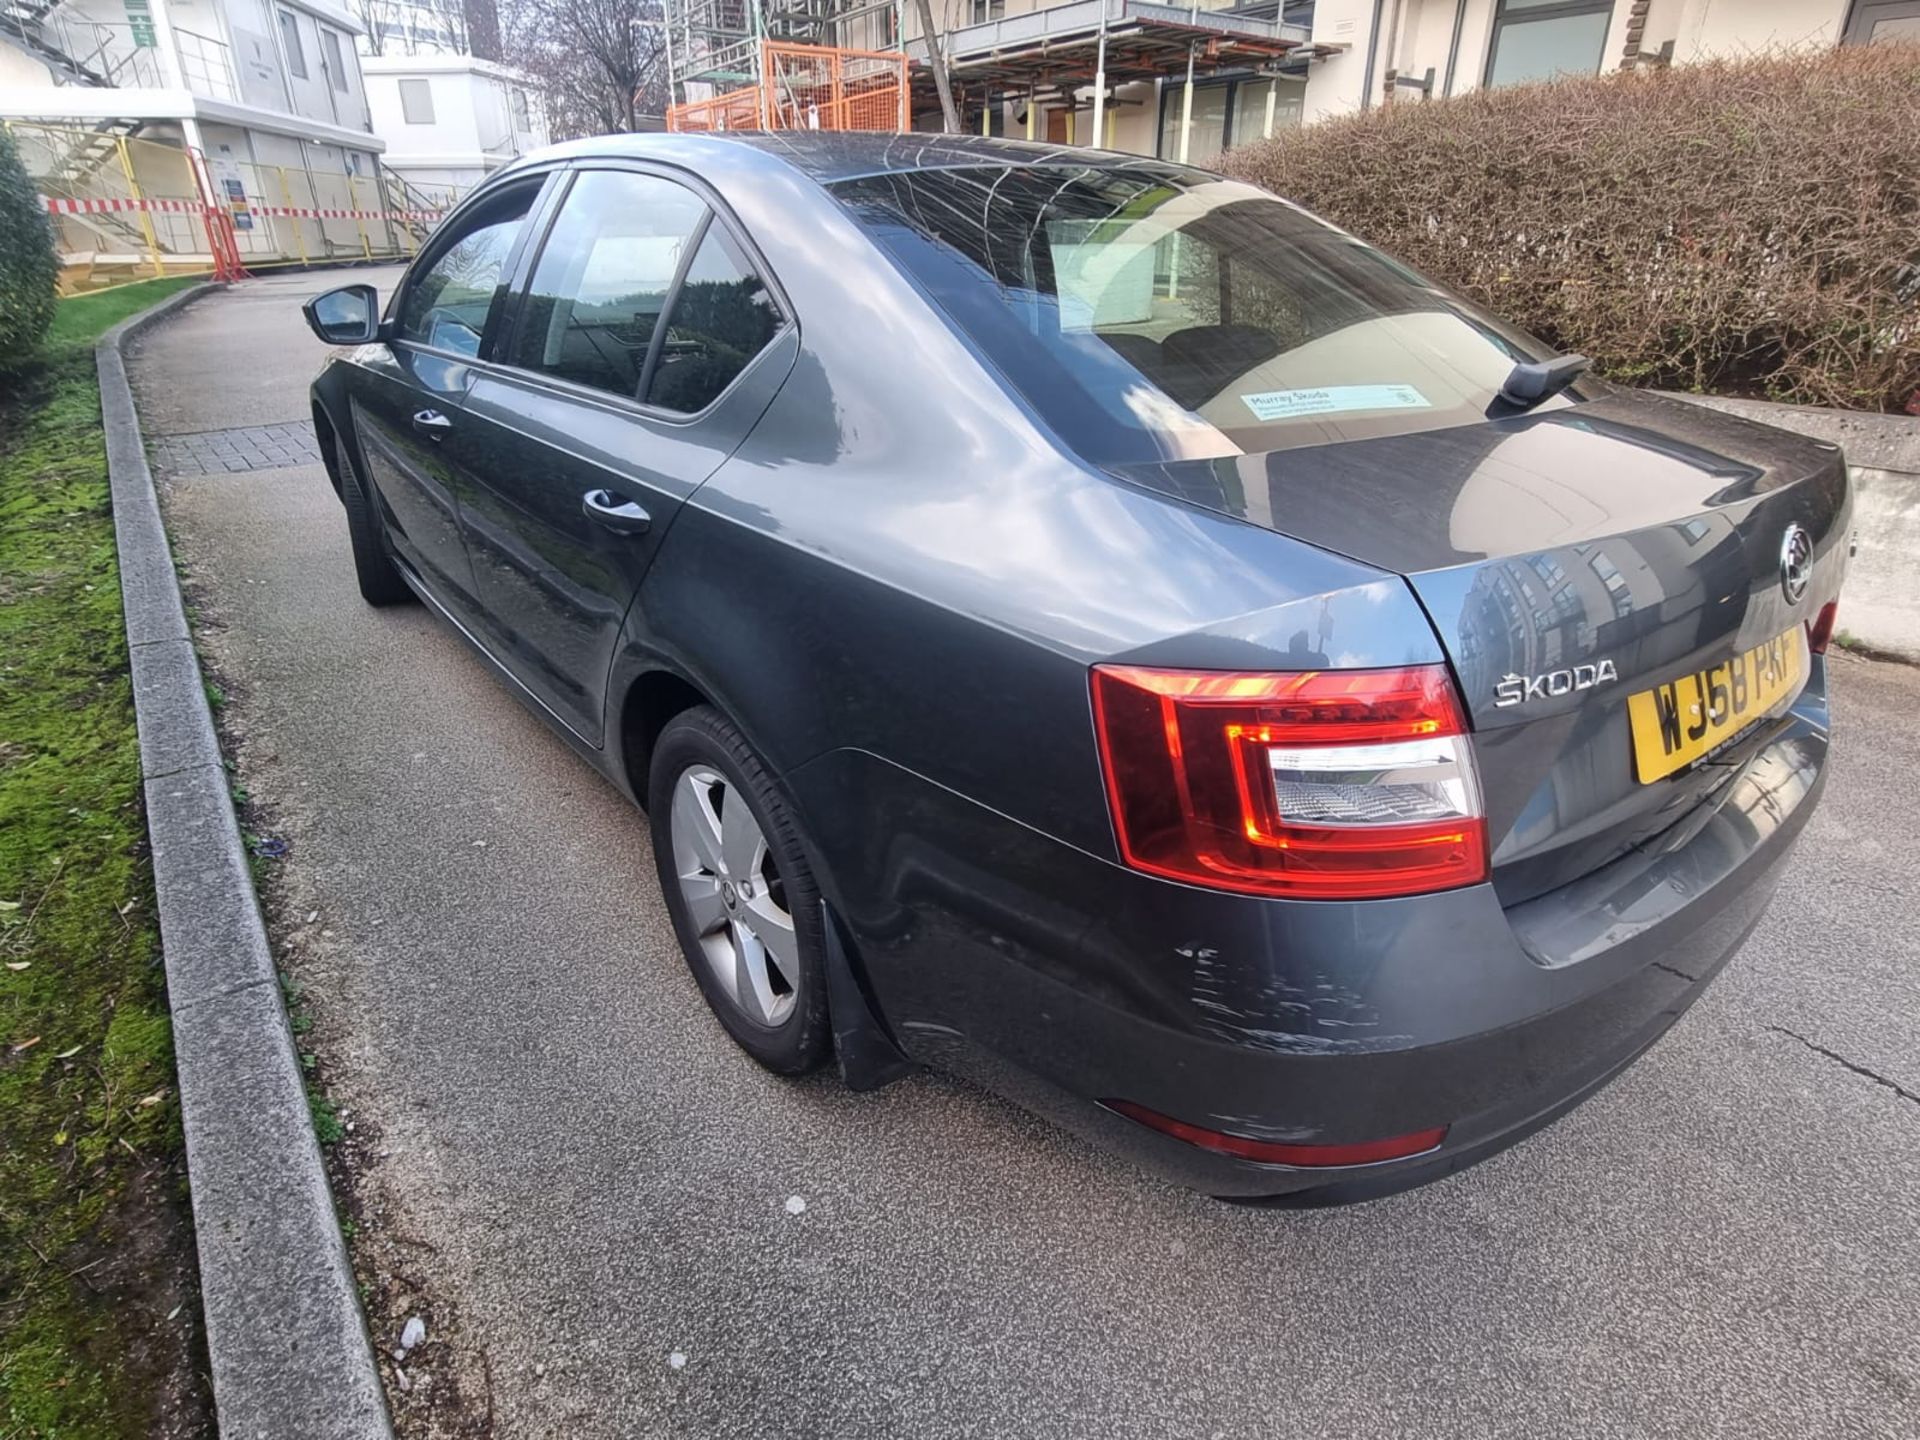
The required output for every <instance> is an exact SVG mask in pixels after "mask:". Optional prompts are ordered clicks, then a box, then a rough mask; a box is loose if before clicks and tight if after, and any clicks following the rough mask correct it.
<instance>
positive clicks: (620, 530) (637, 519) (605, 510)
mask: <svg viewBox="0 0 1920 1440" xmlns="http://www.w3.org/2000/svg"><path fill="white" fill-rule="evenodd" d="M580 508H581V510H583V511H584V512H586V517H587V518H588V519H589V520H593V521H596V522H598V523H599V524H601V525H604V526H606V528H607V529H609V530H611V531H613V533H614V534H616V535H640V534H644V533H645V531H646V529H647V527H648V526H649V525H651V524H653V517H652V516H651V515H649V514H647V512H646V511H645V510H642V509H641V508H640V507H639V506H638V505H636V504H634V503H633V501H631V500H621V499H619V498H618V497H616V496H615V495H613V494H612V493H611V492H609V491H606V490H589V491H587V493H586V494H585V495H582V496H581V497H580Z"/></svg>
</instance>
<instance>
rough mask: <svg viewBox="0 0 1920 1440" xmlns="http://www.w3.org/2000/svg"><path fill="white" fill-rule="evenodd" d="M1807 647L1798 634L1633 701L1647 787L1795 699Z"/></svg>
mask: <svg viewBox="0 0 1920 1440" xmlns="http://www.w3.org/2000/svg"><path fill="white" fill-rule="evenodd" d="M1803 647H1804V640H1803V638H1802V636H1801V633H1800V628H1799V627H1798V626H1795V627H1794V628H1793V629H1791V630H1789V631H1787V632H1786V634H1784V635H1779V636H1776V637H1775V638H1773V639H1772V640H1769V641H1767V643H1766V644H1764V645H1756V646H1754V647H1753V649H1751V650H1748V651H1745V652H1743V653H1741V654H1739V655H1736V656H1734V657H1733V658H1732V659H1731V660H1727V661H1723V662H1722V663H1721V664H1718V665H1715V666H1713V667H1712V668H1711V669H1708V670H1701V671H1698V672H1696V673H1695V674H1692V675H1682V676H1681V677H1680V678H1679V679H1678V680H1672V681H1669V682H1668V683H1667V684H1665V685H1656V686H1654V688H1653V689H1651V690H1642V691H1641V692H1640V693H1639V694H1638V695H1630V696H1628V697H1627V717H1628V718H1629V719H1630V720H1631V721H1632V722H1633V764H1634V771H1635V773H1636V774H1638V775H1639V777H1640V783H1641V784H1642V785H1651V784H1652V783H1653V782H1654V781H1656V780H1664V779H1665V778H1666V777H1667V776H1669V775H1671V774H1673V772H1674V771H1676V770H1681V769H1684V768H1686V767H1687V766H1688V765H1691V764H1692V763H1693V762H1694V761H1696V760H1698V759H1699V758H1700V757H1701V756H1702V755H1704V754H1706V753H1707V752H1708V751H1709V750H1711V749H1713V748H1714V747H1715V746H1717V745H1720V744H1722V743H1723V742H1725V741H1727V740H1730V739H1732V738H1733V737H1734V736H1735V735H1737V734H1739V733H1740V732H1741V731H1742V730H1744V729H1746V728H1747V726H1749V725H1751V724H1752V723H1753V722H1754V721H1755V720H1758V719H1759V718H1760V717H1761V716H1762V715H1764V714H1766V713H1767V711H1769V710H1771V709H1773V707H1774V706H1776V705H1778V704H1779V703H1780V702H1781V701H1782V700H1784V699H1785V698H1786V697H1787V696H1789V695H1791V694H1792V693H1793V692H1794V689H1795V687H1796V686H1798V685H1799V683H1800V679H1801V676H1802V675H1803V674H1804V673H1805V672H1806V656H1805V653H1804V648H1803Z"/></svg>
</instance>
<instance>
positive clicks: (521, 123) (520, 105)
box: [508, 85, 533, 134]
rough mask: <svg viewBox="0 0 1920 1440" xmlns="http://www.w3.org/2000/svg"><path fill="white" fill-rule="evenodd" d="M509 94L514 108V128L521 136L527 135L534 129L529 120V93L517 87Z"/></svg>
mask: <svg viewBox="0 0 1920 1440" xmlns="http://www.w3.org/2000/svg"><path fill="white" fill-rule="evenodd" d="M508 93H509V94H510V96H511V100H510V103H511V104H512V106H513V128H514V129H515V130H517V131H519V132H520V133H521V134H525V133H526V132H527V131H529V130H531V129H532V128H533V125H532V123H531V122H530V121H529V119H528V118H527V92H526V91H524V90H522V89H521V88H520V87H519V86H518V85H516V86H514V87H513V89H512V90H511V91H510V92H508Z"/></svg>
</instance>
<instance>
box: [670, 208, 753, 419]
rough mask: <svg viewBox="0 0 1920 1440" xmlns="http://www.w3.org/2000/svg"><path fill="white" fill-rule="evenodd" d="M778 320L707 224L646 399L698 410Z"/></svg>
mask: <svg viewBox="0 0 1920 1440" xmlns="http://www.w3.org/2000/svg"><path fill="white" fill-rule="evenodd" d="M780 325H781V317H780V311H779V309H778V308H777V307H776V306H775V304H774V301H773V296H772V295H771V294H769V293H768V291H767V287H766V285H765V284H764V283H762V281H761V279H760V277H759V276H758V275H756V274H755V273H754V271H753V266H752V265H751V264H750V263H749V262H748V260H747V257H746V255H745V253H744V252H743V251H742V250H741V249H740V247H739V246H738V245H736V244H735V243H734V241H733V237H732V236H731V235H729V234H727V232H726V229H725V227H723V226H722V225H720V224H719V222H718V221H714V222H711V223H709V224H708V226H707V233H706V234H705V236H703V237H702V239H701V241H700V248H699V249H697V250H696V251H694V255H693V259H692V261H691V262H690V263H689V264H688V266H687V274H686V278H685V279H684V280H682V281H681V282H680V291H679V293H678V294H677V295H676V296H675V297H674V301H673V312H672V313H671V314H670V315H669V316H668V317H667V333H666V336H665V338H664V339H663V340H662V341H661V345H660V358H659V361H658V363H657V364H656V365H655V367H654V371H653V378H652V379H651V381H650V382H649V383H648V386H647V400H648V402H649V403H651V404H654V405H658V406H660V407H661V408H662V409H664V410H675V411H680V412H682V413H684V414H691V413H693V412H694V411H696V410H704V409H706V407H707V406H709V405H711V404H712V403H713V402H714V401H715V400H717V399H718V398H719V397H720V392H721V391H723V390H725V389H726V388H727V386H729V385H731V384H732V383H733V378H734V376H736V375H738V374H739V373H740V372H741V371H742V370H744V369H746V368H747V362H748V361H750V360H752V359H753V357H754V356H755V355H758V354H759V353H760V352H761V350H763V349H765V348H766V344H767V342H768V341H769V340H771V339H773V336H774V332H775V331H777V330H779V328H780Z"/></svg>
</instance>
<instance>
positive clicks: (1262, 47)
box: [834, 0, 1920, 165]
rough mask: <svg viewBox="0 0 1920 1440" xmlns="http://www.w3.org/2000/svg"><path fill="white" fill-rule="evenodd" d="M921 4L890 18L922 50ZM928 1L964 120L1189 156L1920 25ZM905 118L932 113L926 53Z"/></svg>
mask: <svg viewBox="0 0 1920 1440" xmlns="http://www.w3.org/2000/svg"><path fill="white" fill-rule="evenodd" d="M870 12H871V7H868V11H867V13H870ZM916 12H917V7H915V6H912V5H907V6H903V7H900V10H899V14H898V19H897V20H893V19H890V18H889V19H886V20H885V21H884V22H883V23H882V28H885V26H886V25H896V26H897V27H898V32H899V34H900V35H901V36H903V37H904V47H905V49H906V50H907V52H908V53H909V54H910V55H913V56H914V57H915V58H916V59H921V60H924V59H925V58H926V54H927V51H926V43H925V40H924V39H923V37H922V35H921V32H920V26H919V23H918V21H917V19H916ZM934 19H935V24H936V26H938V27H940V28H941V29H942V31H943V35H942V42H941V43H942V50H943V52H944V53H945V55H946V57H947V60H948V64H949V67H950V70H951V74H952V77H953V82H954V89H955V94H956V99H957V100H958V102H959V106H960V109H961V111H962V124H963V126H964V127H965V128H967V129H970V130H976V131H981V132H986V133H992V134H996V135H997V134H1008V135H1014V136H1023V135H1030V136H1032V137H1033V138H1035V139H1042V140H1051V141H1054V142H1056V143H1073V144H1102V145H1105V146H1106V147H1108V148H1111V149H1117V150H1124V151H1129V152H1132V153H1135V154H1142V155H1158V156H1161V157H1163V158H1167V159H1184V160H1187V161H1190V162H1191V163H1193V164H1196V165H1205V164H1208V163H1210V162H1212V161H1213V160H1214V159H1215V158H1217V157H1218V156H1219V154H1220V153H1221V152H1222V151H1223V150H1225V149H1226V148H1228V147H1230V146H1233V145H1238V144H1244V143H1246V142H1247V141H1249V140H1253V139H1258V138H1260V137H1261V136H1264V135H1270V134H1272V133H1273V132H1274V131H1275V130H1276V129H1282V128H1285V127H1288V126H1294V125H1303V124H1311V123H1313V122H1314V121H1316V120H1323V119H1327V118H1330V117H1333V116H1337V115H1344V114H1348V113H1351V112H1353V111H1356V110H1360V109H1364V108H1367V107H1369V106H1372V105H1379V104H1388V103H1403V102H1408V101H1418V100H1421V99H1423V98H1426V97H1440V96H1447V95H1459V94H1463V93H1465V92H1467V91H1469V90H1472V89H1474V88H1476V87H1478V86H1483V85H1512V84H1521V83H1525V82H1528V81H1537V80H1546V79H1551V78H1553V77H1555V76H1558V75H1583V74H1584V75H1591V74H1596V73H1599V72H1602V71H1608V70H1615V69H1630V68H1634V67H1636V66H1643V65H1669V64H1672V65H1680V64H1688V63H1691V62H1694V61H1697V60H1703V59H1708V58H1712V57H1716V56H1742V55H1753V54H1761V53H1793V52H1800V51H1811V50H1819V49H1825V48H1830V47H1832V46H1835V45H1852V44H1868V43H1872V42H1874V41H1877V40H1883V39H1890V38H1899V37H1906V38H1920V0H1201V3H1197V4H1192V5H1178V4H1164V3H1155V0H1067V3H1062V4H1043V3H1040V0H935V3H934ZM866 23H867V24H868V26H869V28H873V26H874V24H875V22H873V21H871V20H869V21H867V22H866ZM876 38H884V37H876ZM834 43H840V44H850V43H855V42H853V41H851V40H847V39H840V40H838V41H836V42H834ZM1096 96H1097V97H1098V102H1099V103H1098V105H1097V106H1096ZM1096 109H1097V110H1098V112H1099V113H1098V115H1097V116H1096V114H1095V111H1096ZM914 123H915V126H916V128H924V129H932V128H938V127H939V125H940V123H941V116H940V112H939V109H938V106H937V101H936V98H935V95H934V90H933V86H932V84H931V79H930V76H929V75H928V74H927V72H926V71H925V70H924V67H916V75H915V92H914ZM1096 125H1097V127H1098V128H1097V129H1096V128H1095V127H1096Z"/></svg>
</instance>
